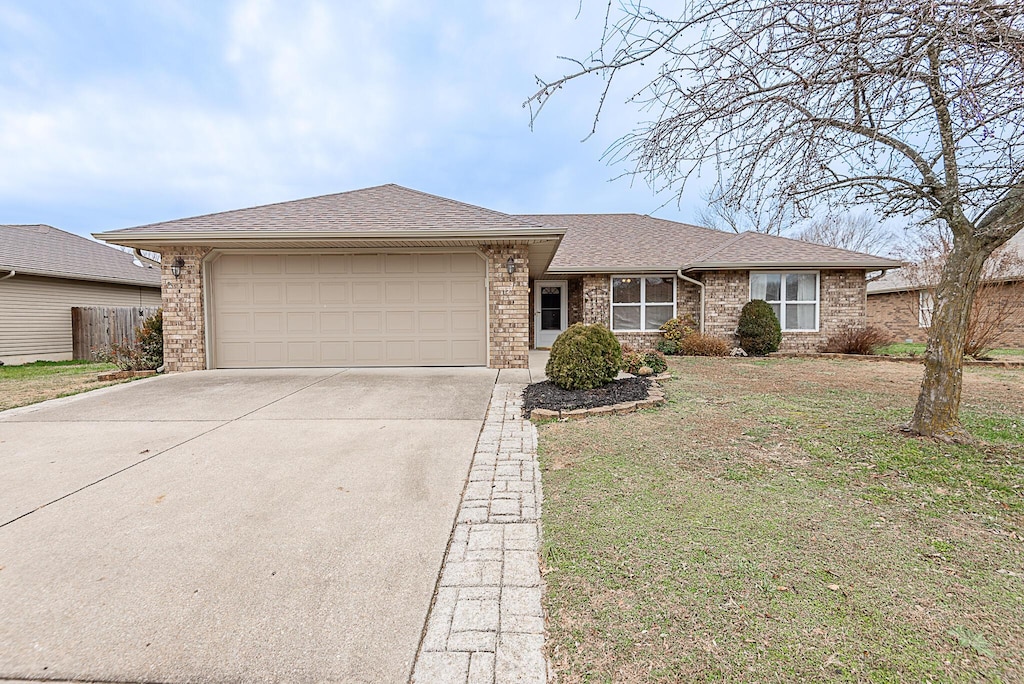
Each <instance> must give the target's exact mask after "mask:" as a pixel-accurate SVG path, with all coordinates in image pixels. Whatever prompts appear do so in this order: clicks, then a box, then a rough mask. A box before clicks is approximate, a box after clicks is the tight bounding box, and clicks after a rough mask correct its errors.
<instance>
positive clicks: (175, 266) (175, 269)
mask: <svg viewBox="0 0 1024 684" xmlns="http://www.w3.org/2000/svg"><path fill="white" fill-rule="evenodd" d="M184 267H185V260H184V259H182V258H181V257H175V258H174V261H173V262H171V274H172V275H174V277H175V278H177V277H178V276H180V275H181V269H182V268H184Z"/></svg>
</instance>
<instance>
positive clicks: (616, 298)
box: [612, 276, 676, 332]
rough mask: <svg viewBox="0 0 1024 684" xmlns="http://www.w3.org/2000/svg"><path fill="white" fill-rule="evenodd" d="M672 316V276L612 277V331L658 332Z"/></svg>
mask: <svg viewBox="0 0 1024 684" xmlns="http://www.w3.org/2000/svg"><path fill="white" fill-rule="evenodd" d="M675 315H676V279H675V277H674V276H613V277H612V330H615V331H617V332H627V331H638V330H658V329H659V328H661V326H662V324H663V323H665V322H666V321H668V320H670V319H672V318H674V317H675Z"/></svg>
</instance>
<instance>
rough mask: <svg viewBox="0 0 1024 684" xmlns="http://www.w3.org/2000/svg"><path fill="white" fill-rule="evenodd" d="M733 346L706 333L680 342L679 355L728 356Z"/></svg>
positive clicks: (694, 334)
mask: <svg viewBox="0 0 1024 684" xmlns="http://www.w3.org/2000/svg"><path fill="white" fill-rule="evenodd" d="M730 351H732V345H730V344H729V343H728V342H726V341H725V340H723V339H722V338H721V337H713V336H712V335H705V334H704V333H693V334H691V335H687V336H686V337H684V338H683V339H682V340H680V341H679V353H680V354H682V355H683V356H728V355H729V352H730Z"/></svg>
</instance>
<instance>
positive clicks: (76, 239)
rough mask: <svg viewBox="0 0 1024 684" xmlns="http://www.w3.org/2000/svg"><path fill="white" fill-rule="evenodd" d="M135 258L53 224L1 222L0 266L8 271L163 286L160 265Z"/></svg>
mask: <svg viewBox="0 0 1024 684" xmlns="http://www.w3.org/2000/svg"><path fill="white" fill-rule="evenodd" d="M136 261H137V260H136V258H135V257H134V256H133V255H132V254H128V253H126V252H122V251H121V250H119V249H114V248H113V247H108V246H106V245H103V244H100V243H98V242H93V241H92V240H89V239H87V238H84V237H82V236H80V235H74V234H73V233H68V232H65V231H63V230H58V229H57V228H53V227H52V226H44V225H27V226H25V225H0V270H3V271H5V272H6V271H12V270H13V271H17V272H18V273H23V274H26V275H39V276H49V277H53V278H71V279H73V280H99V281H104V282H111V283H127V284H131V285H145V286H149V287H160V269H159V267H157V266H153V265H151V264H145V263H144V262H143V265H142V266H137V265H136ZM2 275H6V273H3V274H2Z"/></svg>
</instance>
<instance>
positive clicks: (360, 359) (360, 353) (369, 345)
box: [352, 340, 384, 366]
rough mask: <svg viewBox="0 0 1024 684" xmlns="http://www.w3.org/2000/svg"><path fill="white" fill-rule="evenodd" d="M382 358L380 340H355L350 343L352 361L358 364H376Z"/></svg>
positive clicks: (382, 351) (382, 352) (382, 350)
mask: <svg viewBox="0 0 1024 684" xmlns="http://www.w3.org/2000/svg"><path fill="white" fill-rule="evenodd" d="M383 360H384V349H383V345H382V344H381V341H380V340H355V341H354V342H353V343H352V361H353V363H356V364H359V365H367V366H369V365H378V364H380V363H381V362H382V361H383Z"/></svg>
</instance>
